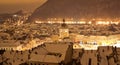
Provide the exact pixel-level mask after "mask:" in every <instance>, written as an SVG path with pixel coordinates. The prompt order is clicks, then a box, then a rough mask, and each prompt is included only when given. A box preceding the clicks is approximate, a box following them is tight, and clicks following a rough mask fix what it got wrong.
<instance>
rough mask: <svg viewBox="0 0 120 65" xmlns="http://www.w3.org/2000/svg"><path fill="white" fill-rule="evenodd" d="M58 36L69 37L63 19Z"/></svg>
mask: <svg viewBox="0 0 120 65" xmlns="http://www.w3.org/2000/svg"><path fill="white" fill-rule="evenodd" d="M59 36H60V38H62V39H63V38H65V37H69V29H68V26H67V25H66V24H65V19H63V23H62V24H61V27H60V29H59Z"/></svg>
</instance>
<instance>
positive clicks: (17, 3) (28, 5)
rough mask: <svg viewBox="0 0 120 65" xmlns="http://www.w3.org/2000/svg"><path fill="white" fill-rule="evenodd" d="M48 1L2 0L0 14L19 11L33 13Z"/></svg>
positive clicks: (0, 0) (0, 1)
mask: <svg viewBox="0 0 120 65" xmlns="http://www.w3.org/2000/svg"><path fill="white" fill-rule="evenodd" d="M45 1H46V0H0V13H14V12H16V11H18V10H26V11H33V10H34V9H36V8H37V7H39V6H40V5H41V4H42V3H44V2H45Z"/></svg>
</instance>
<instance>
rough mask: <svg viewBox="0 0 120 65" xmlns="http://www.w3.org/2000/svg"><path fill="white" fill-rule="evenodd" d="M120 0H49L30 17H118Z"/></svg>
mask: <svg viewBox="0 0 120 65" xmlns="http://www.w3.org/2000/svg"><path fill="white" fill-rule="evenodd" d="M119 7H120V0H48V1H47V2H46V3H45V4H44V5H42V6H40V7H38V8H37V9H36V10H35V11H34V12H33V14H32V16H31V17H30V18H29V20H30V21H33V20H35V19H41V20H46V19H47V18H116V17H117V18H118V17H120V8H119Z"/></svg>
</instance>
